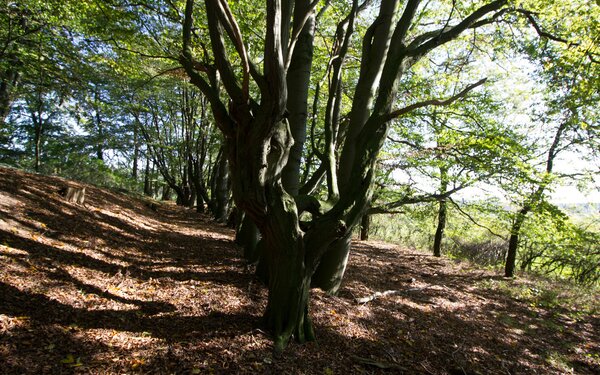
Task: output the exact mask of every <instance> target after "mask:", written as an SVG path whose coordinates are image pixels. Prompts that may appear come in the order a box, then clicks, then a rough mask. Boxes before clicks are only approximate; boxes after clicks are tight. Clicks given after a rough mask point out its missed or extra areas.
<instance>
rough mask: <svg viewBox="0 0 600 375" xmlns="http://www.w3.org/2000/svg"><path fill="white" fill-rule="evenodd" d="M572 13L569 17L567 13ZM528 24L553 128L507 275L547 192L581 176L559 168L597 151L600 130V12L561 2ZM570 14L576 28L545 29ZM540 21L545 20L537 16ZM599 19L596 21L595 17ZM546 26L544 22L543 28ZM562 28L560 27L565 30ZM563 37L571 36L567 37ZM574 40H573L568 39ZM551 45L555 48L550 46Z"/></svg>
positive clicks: (517, 219)
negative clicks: (569, 158) (568, 157)
mask: <svg viewBox="0 0 600 375" xmlns="http://www.w3.org/2000/svg"><path fill="white" fill-rule="evenodd" d="M567 10H568V12H567ZM521 12H522V13H523V14H525V16H526V20H527V22H528V23H529V24H530V25H531V26H532V28H533V29H534V30H535V33H536V36H539V37H541V39H537V38H535V39H525V40H524V44H525V48H524V49H525V51H527V53H528V54H529V56H530V58H531V59H532V60H533V61H535V62H539V63H541V65H542V68H543V71H542V74H541V78H542V79H544V80H546V82H545V83H546V87H547V90H548V91H547V93H546V96H547V98H546V103H545V104H546V107H547V111H546V113H544V114H542V115H541V116H540V120H541V122H542V124H543V127H544V128H551V129H552V128H553V129H552V131H551V134H552V136H551V138H550V139H548V140H547V141H546V148H545V149H544V150H543V154H544V155H545V157H544V160H543V161H542V163H541V164H542V168H541V169H542V170H541V171H537V170H535V169H534V172H533V176H531V177H529V184H528V185H529V186H528V187H529V188H528V189H527V191H528V192H529V193H528V194H526V195H524V197H523V199H522V202H521V204H520V208H519V209H518V210H517V212H516V213H515V215H514V219H513V223H512V227H511V230H510V240H509V246H508V251H507V255H506V262H505V268H504V274H505V276H506V277H513V276H514V274H515V267H516V260H517V250H518V247H519V241H520V234H521V228H522V226H523V224H524V222H525V219H526V217H527V215H528V214H529V213H530V212H531V211H534V210H536V209H538V208H540V207H547V206H548V203H547V198H546V196H545V195H546V192H547V191H548V190H549V189H550V188H551V187H552V184H553V183H555V182H556V180H557V179H560V178H576V177H577V173H566V174H561V173H558V174H557V173H556V171H555V163H556V160H557V159H558V157H559V155H560V154H561V153H564V152H565V151H567V150H571V151H573V150H580V151H581V150H582V149H587V150H590V151H588V152H584V153H587V154H588V155H590V154H593V153H594V152H595V151H594V150H597V149H598V141H597V139H598V136H599V130H600V125H599V123H598V121H597V114H598V108H597V103H598V100H599V97H598V96H599V91H598V84H599V83H600V81H599V80H598V74H599V67H600V61H598V60H597V59H596V58H597V56H598V54H599V51H600V44H599V43H598V41H597V38H598V28H597V27H595V26H597V21H596V20H597V18H598V17H597V16H598V15H600V6H596V5H591V7H590V8H585V9H583V8H580V7H576V6H574V4H572V3H571V2H556V3H553V4H552V7H550V8H549V9H548V10H546V12H541V13H538V12H534V11H525V10H521ZM565 14H569V18H570V19H571V20H572V21H573V22H576V26H574V27H569V28H568V29H567V28H564V27H554V29H553V30H551V31H550V32H549V31H548V30H546V29H545V27H544V23H546V22H548V23H553V24H555V25H556V24H557V23H555V21H556V20H557V19H558V18H559V17H563V16H564V15H565ZM539 15H541V16H540V17H541V20H539V19H538V16H539ZM594 15H596V17H594ZM540 21H541V22H540ZM560 24H561V23H558V25H560ZM563 35H569V36H568V37H564V36H563ZM567 38H568V39H570V40H568V39H567ZM549 41H550V42H549Z"/></svg>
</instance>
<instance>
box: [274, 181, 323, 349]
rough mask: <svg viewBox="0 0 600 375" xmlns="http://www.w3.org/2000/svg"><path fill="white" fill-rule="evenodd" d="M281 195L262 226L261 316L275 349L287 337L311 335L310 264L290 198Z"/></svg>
mask: <svg viewBox="0 0 600 375" xmlns="http://www.w3.org/2000/svg"><path fill="white" fill-rule="evenodd" d="M282 190H283V189H282ZM282 195H283V199H281V201H279V202H274V203H276V204H274V205H273V206H272V209H273V210H272V213H271V214H270V215H269V216H268V217H267V221H266V223H265V225H264V226H263V229H262V235H263V241H264V246H263V251H264V252H265V254H264V257H263V259H265V260H266V262H267V269H268V285H269V299H268V302H267V309H266V311H265V315H264V317H265V324H266V326H267V329H269V330H270V331H271V332H273V333H274V336H275V350H282V349H283V347H284V346H285V345H286V344H287V342H288V341H289V339H290V338H291V337H294V338H295V339H296V340H297V341H298V342H305V341H307V340H313V339H314V333H313V329H312V324H311V322H310V318H309V315H308V296H309V290H310V278H311V273H312V267H311V266H310V264H306V250H305V248H304V241H303V237H302V232H301V231H300V228H299V227H298V217H297V215H296V212H295V207H294V200H293V199H292V197H291V196H289V195H287V194H285V193H284V192H283V191H282Z"/></svg>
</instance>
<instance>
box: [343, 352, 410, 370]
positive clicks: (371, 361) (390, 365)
mask: <svg viewBox="0 0 600 375" xmlns="http://www.w3.org/2000/svg"><path fill="white" fill-rule="evenodd" d="M352 359H354V360H355V361H356V362H359V363H362V364H364V365H369V366H375V367H379V368H382V369H388V368H394V369H404V370H405V369H406V368H405V367H402V366H400V365H397V364H395V363H390V362H379V361H376V360H374V359H370V358H363V357H359V356H356V355H353V356H352Z"/></svg>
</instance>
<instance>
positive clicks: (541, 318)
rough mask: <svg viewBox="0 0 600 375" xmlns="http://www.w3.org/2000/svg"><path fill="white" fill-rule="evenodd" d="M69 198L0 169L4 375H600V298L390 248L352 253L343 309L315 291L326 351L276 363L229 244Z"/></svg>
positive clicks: (315, 348)
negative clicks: (141, 374) (576, 294)
mask: <svg viewBox="0 0 600 375" xmlns="http://www.w3.org/2000/svg"><path fill="white" fill-rule="evenodd" d="M66 185H70V186H84V185H81V184H78V183H75V182H71V181H66V180H63V179H60V178H56V177H47V176H40V175H33V174H27V173H24V172H20V171H16V170H12V169H4V168H0V373H2V374H61V373H63V374H69V373H92V374H125V373H143V374H170V373H173V374H249V373H251V374H263V373H265V374H325V375H332V374H363V373H364V374H371V373H393V374H396V373H398V374H401V373H404V374H565V373H577V374H599V373H600V314H599V310H598V304H599V302H598V300H599V298H598V297H599V296H598V295H595V296H594V295H591V296H579V298H578V299H573V300H571V298H572V297H573V296H572V295H570V294H569V292H568V290H566V288H562V289H560V288H558V289H556V288H555V289H553V288H552V287H550V285H551V284H550V283H548V284H546V285H548V288H547V289H539V286H537V285H538V284H537V283H535V282H534V281H532V280H528V279H524V278H519V279H516V280H507V279H504V278H502V277H500V276H499V275H498V272H495V271H492V270H483V269H480V268H477V267H476V266H474V265H472V264H470V263H468V262H459V261H454V260H449V259H444V258H441V259H440V258H434V257H432V256H430V255H427V254H424V253H420V252H417V251H414V250H407V249H401V248H399V247H397V246H394V245H390V244H386V243H380V242H358V241H355V244H354V246H353V252H352V255H351V258H350V263H349V267H348V271H347V275H346V279H345V282H344V284H343V288H342V289H341V292H340V293H339V295H338V296H337V297H332V296H328V295H326V294H324V293H322V292H320V291H318V290H315V291H313V293H312V296H311V315H312V317H313V321H314V325H315V331H316V334H317V341H316V342H313V343H308V344H304V345H298V344H296V343H291V344H290V345H289V346H288V347H287V349H286V350H285V351H284V353H283V354H281V355H277V356H275V355H274V354H273V350H272V341H271V339H270V338H269V335H268V334H267V333H266V332H264V331H263V330H262V329H261V325H260V322H261V312H262V311H263V309H264V308H265V304H266V299H267V292H266V289H265V288H264V287H263V286H262V285H261V284H259V283H258V282H257V281H256V280H255V278H254V277H253V274H252V272H251V271H252V270H251V269H250V268H249V267H247V266H246V264H245V263H244V261H243V259H241V258H240V254H241V251H240V249H239V248H238V247H237V246H236V245H235V244H234V243H233V241H232V239H233V232H232V230H230V229H228V228H225V227H224V226H223V225H220V224H216V223H215V222H213V221H212V220H210V218H209V217H207V216H204V215H202V214H198V213H196V212H194V211H193V210H189V209H184V208H181V207H177V206H175V205H172V204H167V203H162V204H160V206H159V208H158V211H157V212H155V211H153V210H151V209H150V208H149V207H148V204H147V202H145V201H144V200H143V199H141V198H132V197H130V196H128V195H124V194H120V193H117V192H113V191H110V190H104V189H99V188H96V187H92V186H86V200H85V204H84V205H78V204H74V203H67V202H65V200H64V199H63V198H62V197H61V196H60V195H59V194H58V193H57V191H58V190H59V188H60V187H63V186H66ZM387 290H394V291H396V292H394V293H390V294H387V295H383V296H380V297H379V298H376V299H374V300H372V301H369V302H366V303H357V302H356V298H361V297H366V296H371V295H373V294H374V293H376V292H384V291H387ZM573 301H576V302H573ZM581 301H583V302H581ZM567 302H569V303H567Z"/></svg>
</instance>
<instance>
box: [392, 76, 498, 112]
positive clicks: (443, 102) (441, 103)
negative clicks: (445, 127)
mask: <svg viewBox="0 0 600 375" xmlns="http://www.w3.org/2000/svg"><path fill="white" fill-rule="evenodd" d="M486 81H487V78H483V79H480V80H479V81H477V82H475V83H473V84H471V85H469V86H467V87H465V88H464V89H463V90H462V91H461V92H459V93H458V94H456V95H454V96H452V97H450V98H448V99H444V100H442V99H429V100H425V101H422V102H418V103H414V104H411V105H409V106H407V107H404V108H401V109H398V110H395V111H393V112H391V113H390V114H388V115H387V116H385V117H384V119H383V121H390V120H393V119H395V118H398V117H400V116H402V115H405V114H407V113H409V112H411V111H414V110H415V109H419V108H423V107H427V106H430V105H434V106H444V105H450V104H452V103H454V102H455V101H456V100H458V99H460V98H462V97H464V96H466V95H467V94H468V93H469V91H471V90H473V89H474V88H476V87H478V86H481V85H483V84H484V83H485V82H486Z"/></svg>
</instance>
